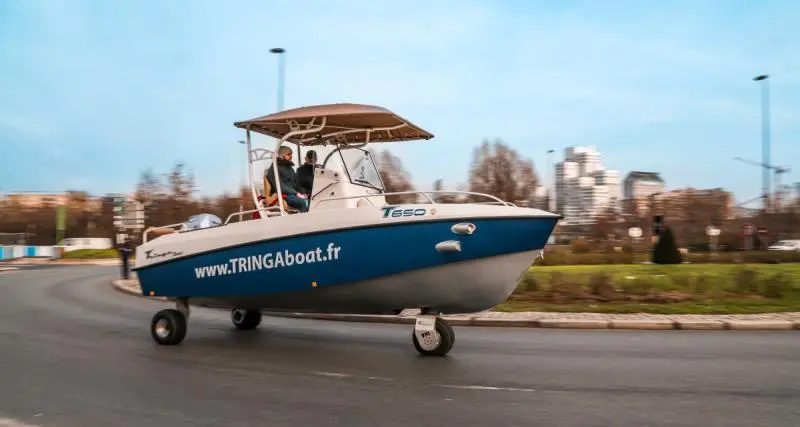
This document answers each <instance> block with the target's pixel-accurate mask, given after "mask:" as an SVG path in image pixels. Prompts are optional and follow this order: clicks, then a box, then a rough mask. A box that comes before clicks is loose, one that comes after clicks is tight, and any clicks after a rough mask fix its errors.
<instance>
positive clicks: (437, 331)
mask: <svg viewBox="0 0 800 427" xmlns="http://www.w3.org/2000/svg"><path fill="white" fill-rule="evenodd" d="M418 335H419V336H418ZM411 339H412V341H413V343H414V348H416V349H417V351H418V352H419V353H420V354H422V355H423V356H444V355H446V354H447V353H448V352H450V350H451V349H452V348H453V344H454V343H455V341H456V334H455V331H454V330H453V327H452V326H450V325H449V324H448V323H447V322H446V321H445V320H444V319H441V318H436V321H435V323H434V328H433V330H429V331H417V330H416V328H415V330H414V331H412V333H411Z"/></svg>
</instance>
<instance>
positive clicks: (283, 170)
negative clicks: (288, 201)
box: [266, 158, 302, 196]
mask: <svg viewBox="0 0 800 427" xmlns="http://www.w3.org/2000/svg"><path fill="white" fill-rule="evenodd" d="M277 163H278V177H279V178H280V180H281V193H283V194H287V195H291V194H297V193H302V190H301V189H300V183H299V182H298V181H297V174H296V173H295V172H294V162H292V161H291V160H286V159H282V158H279V159H278V162H277ZM272 168H273V166H270V167H269V169H267V172H266V173H267V181H269V185H270V186H272V191H270V193H269V195H270V196H271V195H273V194H275V192H276V191H277V190H278V188H277V187H276V185H275V173H274V172H273V169H272Z"/></svg>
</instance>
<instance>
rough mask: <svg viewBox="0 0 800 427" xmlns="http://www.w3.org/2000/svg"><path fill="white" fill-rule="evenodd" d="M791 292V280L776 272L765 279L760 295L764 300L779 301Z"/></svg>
mask: <svg viewBox="0 0 800 427" xmlns="http://www.w3.org/2000/svg"><path fill="white" fill-rule="evenodd" d="M793 290H794V288H793V286H792V279H790V278H789V277H786V275H785V274H783V273H782V272H777V273H775V274H773V275H772V276H770V277H768V278H767V279H766V281H765V283H764V287H763V290H762V291H761V295H762V296H763V297H765V298H772V299H781V298H783V297H784V296H786V294H788V293H790V292H792V291H793Z"/></svg>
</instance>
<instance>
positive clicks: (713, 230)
mask: <svg viewBox="0 0 800 427" xmlns="http://www.w3.org/2000/svg"><path fill="white" fill-rule="evenodd" d="M719 233H720V229H719V228H717V227H714V226H713V225H709V226H708V227H706V235H708V236H719Z"/></svg>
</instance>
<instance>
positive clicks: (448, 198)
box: [432, 179, 459, 203]
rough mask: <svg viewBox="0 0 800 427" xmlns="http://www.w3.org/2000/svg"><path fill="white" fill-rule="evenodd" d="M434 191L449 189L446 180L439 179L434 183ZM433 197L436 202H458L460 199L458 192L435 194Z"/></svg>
mask: <svg viewBox="0 0 800 427" xmlns="http://www.w3.org/2000/svg"><path fill="white" fill-rule="evenodd" d="M433 191H447V190H446V189H445V188H444V181H443V180H441V179H437V180H436V181H435V182H434V183H433ZM432 198H433V200H434V201H435V202H436V203H456V202H457V201H458V199H459V197H458V194H456V193H441V194H434V195H433V196H432Z"/></svg>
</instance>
